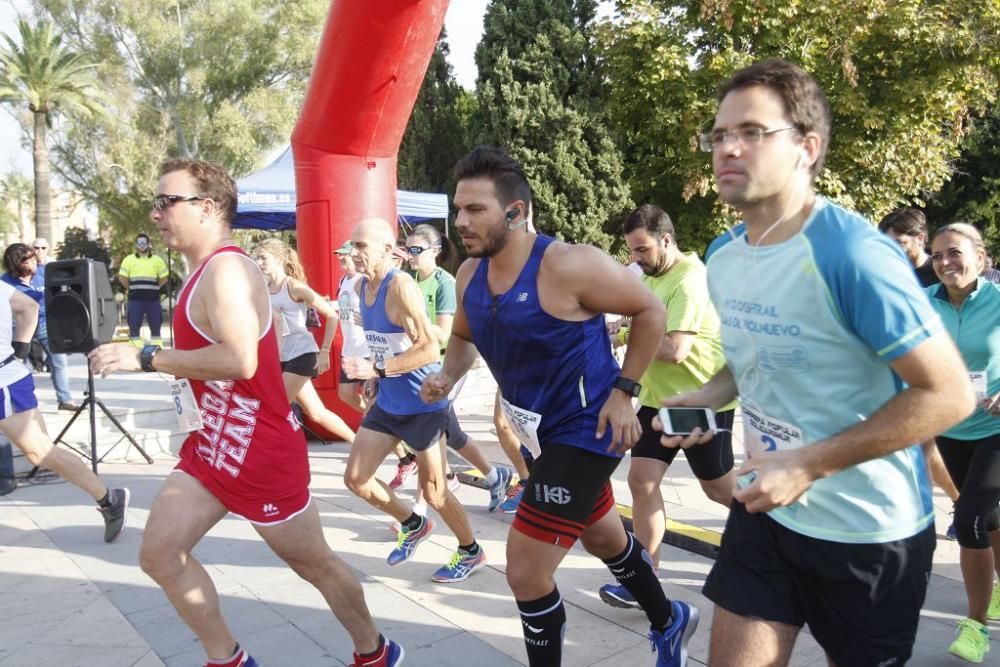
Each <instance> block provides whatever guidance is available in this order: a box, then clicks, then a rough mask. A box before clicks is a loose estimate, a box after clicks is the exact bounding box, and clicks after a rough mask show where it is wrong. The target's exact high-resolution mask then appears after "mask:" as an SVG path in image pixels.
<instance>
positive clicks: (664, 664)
mask: <svg viewBox="0 0 1000 667" xmlns="http://www.w3.org/2000/svg"><path fill="white" fill-rule="evenodd" d="M670 605H671V609H672V610H673V613H674V622H673V623H672V624H671V625H670V627H669V628H667V629H666V630H664V631H663V632H659V631H658V630H653V629H652V628H650V630H649V644H650V646H651V647H652V650H653V651H655V652H656V667H684V666H685V665H687V657H688V654H687V645H688V641H689V640H690V639H691V635H693V634H694V631H695V630H697V629H698V608H697V607H695V606H694V605H693V604H688V603H687V602H681V601H679V600H674V601H673V602H671V603H670Z"/></svg>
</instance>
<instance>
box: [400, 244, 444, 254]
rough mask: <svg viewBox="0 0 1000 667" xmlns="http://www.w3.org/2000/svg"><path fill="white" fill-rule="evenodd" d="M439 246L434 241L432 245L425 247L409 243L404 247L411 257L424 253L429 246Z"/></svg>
mask: <svg viewBox="0 0 1000 667" xmlns="http://www.w3.org/2000/svg"><path fill="white" fill-rule="evenodd" d="M440 247H441V246H440V245H438V244H436V243H435V244H434V245H432V246H428V247H427V248H425V247H423V246H419V245H411V246H409V247H408V248H407V249H406V252H408V253H410V256H411V257H420V255H422V254H424V251H425V250H430V249H431V248H440Z"/></svg>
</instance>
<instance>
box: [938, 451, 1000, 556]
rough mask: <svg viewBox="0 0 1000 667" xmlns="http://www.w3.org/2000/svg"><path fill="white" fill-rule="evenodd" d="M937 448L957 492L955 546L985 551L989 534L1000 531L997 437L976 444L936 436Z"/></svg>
mask: <svg viewBox="0 0 1000 667" xmlns="http://www.w3.org/2000/svg"><path fill="white" fill-rule="evenodd" d="M937 448H938V451H939V452H941V459H942V460H943V461H944V466H945V468H947V469H948V474H949V475H950V476H951V481H953V482H954V483H955V486H956V487H957V488H958V491H959V495H958V502H957V503H955V517H954V525H955V534H956V537H957V539H958V544H959V546H962V547H965V548H966V549H989V548H990V538H989V533H990V532H992V531H994V530H997V529H998V528H1000V508H998V507H997V503H998V502H1000V434H994V435H990V436H987V437H985V438H980V439H979V440H956V439H954V438H946V437H944V436H940V435H939V436H938V437H937Z"/></svg>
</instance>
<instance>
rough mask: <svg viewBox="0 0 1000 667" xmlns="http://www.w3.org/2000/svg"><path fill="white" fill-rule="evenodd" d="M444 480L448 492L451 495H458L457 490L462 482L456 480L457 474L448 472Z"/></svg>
mask: <svg viewBox="0 0 1000 667" xmlns="http://www.w3.org/2000/svg"><path fill="white" fill-rule="evenodd" d="M445 479H447V481H448V490H449V491H451V492H452V493H458V490H459V489H460V488H462V481H461V480H460V479H458V473H454V472H450V473H448V474H447V475H445Z"/></svg>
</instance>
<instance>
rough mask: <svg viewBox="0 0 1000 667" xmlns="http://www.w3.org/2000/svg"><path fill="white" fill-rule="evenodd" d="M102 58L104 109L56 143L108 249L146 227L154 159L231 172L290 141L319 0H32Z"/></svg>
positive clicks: (323, 5)
mask: <svg viewBox="0 0 1000 667" xmlns="http://www.w3.org/2000/svg"><path fill="white" fill-rule="evenodd" d="M34 4H35V6H36V8H37V9H38V10H39V11H43V12H48V13H49V14H50V15H51V16H52V17H53V19H54V20H55V21H56V23H57V24H58V25H60V26H61V27H62V28H63V29H64V31H65V33H66V35H67V37H68V39H71V40H72V42H73V44H74V45H75V46H76V47H77V48H78V49H80V50H83V51H85V52H86V53H88V54H91V55H92V56H93V57H95V58H97V59H98V60H99V61H100V62H102V63H104V67H103V68H102V74H103V75H104V81H103V85H104V87H105V89H106V90H108V91H109V96H110V97H111V98H112V99H113V104H112V109H113V113H112V114H111V115H110V116H109V118H107V119H105V120H103V121H100V122H89V123H77V124H75V125H74V126H73V127H72V128H68V131H67V132H65V133H64V134H63V135H62V136H61V137H60V140H59V143H58V146H57V151H58V154H59V156H60V159H61V173H62V175H63V176H64V177H65V178H66V179H67V180H68V181H69V182H71V183H73V184H74V185H75V186H76V187H77V188H78V189H80V190H81V191H82V192H84V193H85V195H86V196H87V197H88V198H90V199H91V200H92V201H93V202H94V203H95V204H96V205H97V207H98V209H99V211H100V214H101V221H102V224H110V225H112V227H113V228H114V230H115V233H114V234H113V237H112V238H113V239H114V241H113V245H114V246H115V247H114V252H115V254H116V255H118V254H121V253H123V252H126V251H127V250H128V249H129V246H130V244H131V239H132V238H133V237H134V234H135V233H137V232H138V231H147V232H148V231H150V223H149V199H150V197H151V195H152V193H153V189H154V188H155V185H156V180H157V173H156V168H157V165H158V164H159V163H160V162H161V161H162V160H163V159H165V158H167V157H170V156H176V155H183V156H190V157H196V158H203V159H211V160H216V161H219V162H221V163H222V164H224V165H225V166H226V167H227V168H228V169H229V170H230V172H231V173H233V174H234V175H235V176H241V175H244V174H247V173H249V172H251V171H253V170H254V169H255V168H257V167H259V166H261V165H260V162H261V160H262V158H263V156H264V154H265V153H266V152H267V151H268V150H269V149H271V148H273V147H274V146H276V145H279V144H281V143H284V142H286V141H287V140H288V137H289V135H290V134H291V130H292V127H293V125H294V123H295V119H296V118H297V116H298V109H299V107H300V106H301V102H302V97H303V94H304V91H305V85H306V82H307V81H308V77H309V72H310V70H311V67H312V63H313V60H314V59H315V55H316V50H317V47H318V44H319V36H320V32H321V30H322V28H323V24H324V21H325V15H326V11H327V9H328V7H329V3H328V2H326V1H324V0H297V1H296V2H273V0H200V1H198V2H195V1H194V0H176V1H175V2H172V3H167V4H165V5H163V4H159V5H158V4H156V3H149V2H146V1H145V0H34Z"/></svg>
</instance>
